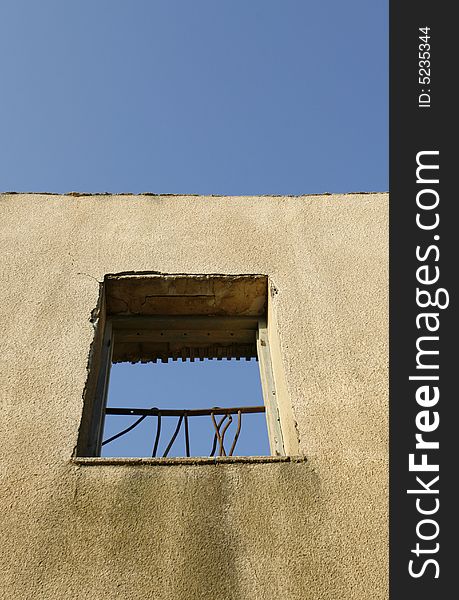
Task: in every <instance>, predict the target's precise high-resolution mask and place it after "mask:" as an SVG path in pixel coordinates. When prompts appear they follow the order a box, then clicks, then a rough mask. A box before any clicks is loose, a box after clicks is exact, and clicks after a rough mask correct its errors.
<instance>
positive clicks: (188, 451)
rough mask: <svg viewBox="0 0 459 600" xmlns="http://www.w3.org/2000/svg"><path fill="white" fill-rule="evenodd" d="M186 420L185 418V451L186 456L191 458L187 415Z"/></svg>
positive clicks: (185, 415)
mask: <svg viewBox="0 0 459 600" xmlns="http://www.w3.org/2000/svg"><path fill="white" fill-rule="evenodd" d="M184 418H185V450H186V455H187V456H190V437H189V435H188V414H187V413H185V414H184Z"/></svg>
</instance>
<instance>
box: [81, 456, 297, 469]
mask: <svg viewBox="0 0 459 600" xmlns="http://www.w3.org/2000/svg"><path fill="white" fill-rule="evenodd" d="M306 461H307V458H306V457H305V456H217V457H215V458H211V457H206V456H204V457H201V456H192V457H189V458H188V457H176V458H118V457H117V458H105V457H79V458H72V459H71V463H73V464H75V465H81V466H88V467H100V466H105V465H111V466H129V467H135V466H147V465H152V466H161V467H168V466H169V467H171V466H174V465H225V464H270V463H286V462H295V463H298V462H306Z"/></svg>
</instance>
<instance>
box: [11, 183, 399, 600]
mask: <svg viewBox="0 0 459 600" xmlns="http://www.w3.org/2000/svg"><path fill="white" fill-rule="evenodd" d="M387 212H388V196H387V194H349V195H341V196H340V195H331V196H330V195H329V196H304V197H244V198H243V197H236V198H228V197H185V196H184V197H176V196H154V195H150V196H129V195H125V196H80V197H74V196H58V195H39V194H37V195H33V194H25V195H19V194H18V195H15V194H3V195H0V240H1V248H2V250H1V257H0V261H1V262H0V264H1V267H0V269H1V279H2V281H1V287H0V296H1V314H0V330H1V331H2V352H1V357H0V360H1V365H0V394H1V403H2V404H1V413H2V415H1V425H0V458H1V467H0V469H1V471H0V475H1V485H0V505H1V507H2V508H1V521H2V522H1V526H0V532H1V533H0V535H1V539H0V580H1V585H0V597H1V598H8V599H9V600H15V599H21V600H24V599H29V598H33V599H37V600H39V599H47V600H48V599H49V600H51V599H53V600H54V599H56V600H57V599H59V600H61V599H63V598H66V599H67V598H72V599H83V598H84V599H86V598H88V597H90V598H94V599H96V600H98V599H102V598H109V599H123V600H124V599H129V600H130V599H142V600H145V599H150V598H151V599H155V600H156V599H157V600H162V599H168V600H169V599H170V600H172V599H174V600H177V599H183V600H185V599H186V600H189V599H195V598H199V599H201V598H203V599H204V598H205V599H211V600H214V599H217V598H219V599H223V600H232V599H234V600H236V599H238V600H239V599H244V600H256V599H263V600H271V599H276V600H278V599H285V600H290V599H299V600H300V599H301V600H325V599H327V600H328V599H333V600H348V599H349V600H351V599H357V598H358V599H361V600H372V599H383V598H387V596H388V592H387V579H388V572H387V571H388V562H387V546H388V540H387V421H388V408H387V319H388V315H387V291H388V290H387V288H388V273H387V269H388V257H387V238H388V231H387ZM152 270H155V271H161V272H167V273H177V272H180V273H229V274H232V273H263V274H267V275H269V277H270V280H271V281H272V282H273V284H274V285H275V287H276V289H277V294H275V295H274V297H273V298H272V303H271V307H270V311H272V314H274V315H275V318H276V324H277V328H278V342H279V346H278V349H277V350H275V352H277V355H278V358H279V360H281V361H282V363H283V370H284V375H285V379H284V381H283V382H279V381H277V382H276V383H277V385H278V386H281V387H282V388H283V389H284V390H285V393H286V394H287V398H288V399H289V401H290V403H291V411H292V415H293V418H294V420H295V423H294V430H295V431H296V435H297V436H298V442H297V443H298V446H297V447H298V448H299V453H300V454H301V455H305V456H306V458H307V461H304V460H301V459H298V460H291V461H284V462H274V461H273V462H269V461H267V462H257V461H250V460H248V461H237V460H236V461H233V462H230V461H229V462H227V463H226V464H223V463H220V464H208V463H206V462H205V461H204V462H203V463H199V461H196V463H195V464H186V465H185V464H174V465H167V466H165V465H157V464H149V463H148V461H143V462H142V461H137V462H135V461H134V463H129V462H126V463H124V464H123V463H122V461H121V462H118V463H117V461H112V462H111V463H110V464H82V463H78V462H75V461H73V462H72V459H71V457H72V454H73V452H74V448H75V445H76V442H77V436H78V427H79V423H80V419H81V414H82V393H83V389H84V386H85V382H86V377H87V371H86V366H87V359H88V351H89V347H90V344H91V341H92V338H93V333H94V330H93V326H92V324H91V322H90V317H91V311H92V310H93V309H94V308H95V306H96V302H97V298H98V293H99V283H98V282H99V281H101V280H102V279H103V277H104V275H105V274H106V273H118V272H123V271H152ZM93 462H94V461H93Z"/></svg>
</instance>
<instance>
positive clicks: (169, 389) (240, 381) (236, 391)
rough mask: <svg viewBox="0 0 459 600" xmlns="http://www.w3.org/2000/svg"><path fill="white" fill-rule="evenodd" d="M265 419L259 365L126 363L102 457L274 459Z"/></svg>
mask: <svg viewBox="0 0 459 600" xmlns="http://www.w3.org/2000/svg"><path fill="white" fill-rule="evenodd" d="M152 399H153V400H154V402H155V406H152ZM238 409H239V410H238ZM226 411H231V412H226ZM264 413H265V406H264V403H263V395H262V391H261V382H260V376H259V367H258V363H257V361H256V360H255V359H251V360H250V361H246V360H241V361H237V360H235V359H231V360H221V361H218V360H209V359H205V360H203V361H195V362H191V361H189V360H188V361H186V362H180V361H176V362H174V361H172V360H169V361H168V362H167V363H162V362H157V363H148V364H134V365H132V364H129V363H118V364H115V365H113V366H112V369H111V375H110V386H109V391H108V400H107V409H106V416H105V423H104V433H103V441H102V444H101V456H107V457H109V456H132V457H134V456H153V457H166V456H167V457H175V456H225V455H226V456H246V455H257V456H265V455H269V454H270V449H269V440H268V435H267V428H266V416H265V414H264ZM136 423H137V425H136ZM131 427H133V428H132V429H131ZM177 428H178V429H177ZM123 431H124V432H125V433H124V434H123V435H119V434H120V433H123ZM217 431H218V433H219V435H217ZM174 434H176V435H175V437H174ZM117 436H119V437H117ZM107 442H108V443H107Z"/></svg>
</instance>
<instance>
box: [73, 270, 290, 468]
mask: <svg viewBox="0 0 459 600" xmlns="http://www.w3.org/2000/svg"><path fill="white" fill-rule="evenodd" d="M266 313H267V278H266V276H262V275H241V276H225V275H216V276H211V275H194V276H192V275H159V274H154V275H128V274H127V275H113V276H106V278H105V280H104V284H103V288H102V295H101V302H100V310H99V315H98V322H97V326H96V338H95V341H94V344H93V346H94V347H93V353H92V365H91V368H90V371H89V378H88V383H87V387H86V390H85V393H86V398H85V404H84V408H85V410H84V412H83V419H82V425H81V427H80V436H79V443H78V448H77V452H78V455H80V456H102V457H104V456H106V457H113V456H117V457H130V456H141V457H147V456H152V457H156V458H161V457H164V458H165V457H173V456H233V455H236V456H241V455H243V456H247V455H252V456H254V455H255V456H262V455H266V454H275V455H282V454H283V453H284V450H283V440H282V432H281V429H280V418H279V412H278V408H277V402H276V391H275V385H274V377H273V373H272V367H271V358H270V350H269V343H268V335H267V326H266ZM258 367H259V368H258ZM110 373H111V375H112V383H111V385H110V383H109V382H110ZM161 382H162V383H161ZM126 386H127V387H126ZM174 386H175V390H174V393H172V392H171V390H173V388H174ZM174 394H175V395H174ZM268 445H269V449H270V451H269V450H268ZM204 448H206V449H204Z"/></svg>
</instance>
